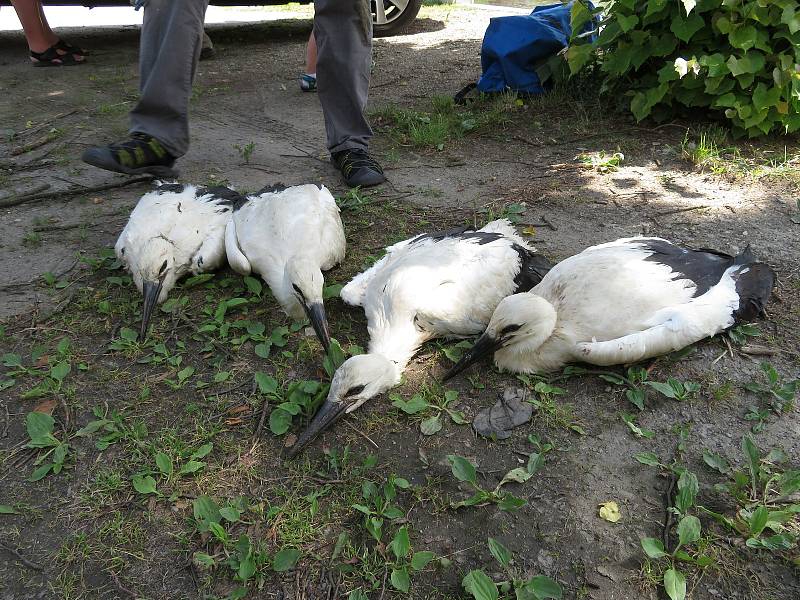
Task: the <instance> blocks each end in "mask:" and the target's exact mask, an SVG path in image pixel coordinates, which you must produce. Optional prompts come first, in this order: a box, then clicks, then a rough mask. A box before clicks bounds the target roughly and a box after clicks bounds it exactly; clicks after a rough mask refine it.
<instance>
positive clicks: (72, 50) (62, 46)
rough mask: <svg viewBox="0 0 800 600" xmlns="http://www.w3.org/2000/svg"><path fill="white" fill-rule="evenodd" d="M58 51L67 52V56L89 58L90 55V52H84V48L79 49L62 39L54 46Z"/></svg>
mask: <svg viewBox="0 0 800 600" xmlns="http://www.w3.org/2000/svg"><path fill="white" fill-rule="evenodd" d="M53 48H55V49H56V50H61V51H63V52H66V53H67V54H77V55H79V56H87V55H88V54H89V52H88V51H86V50H84V49H83V48H78V47H77V46H73V45H72V44H70V43H69V42H65V41H64V40H62V39H60V38H59V40H58V41H57V42H56V44H55V46H53Z"/></svg>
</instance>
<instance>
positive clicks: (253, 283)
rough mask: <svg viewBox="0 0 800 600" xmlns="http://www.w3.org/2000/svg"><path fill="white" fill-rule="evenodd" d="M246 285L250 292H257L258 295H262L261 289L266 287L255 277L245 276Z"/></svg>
mask: <svg viewBox="0 0 800 600" xmlns="http://www.w3.org/2000/svg"><path fill="white" fill-rule="evenodd" d="M244 285H245V287H247V291H248V292H250V293H251V294H255V295H256V296H260V295H261V290H262V289H264V286H263V285H261V282H260V281H259V280H258V279H256V278H255V277H245V278H244Z"/></svg>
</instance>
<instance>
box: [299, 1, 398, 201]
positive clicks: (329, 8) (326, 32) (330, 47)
mask: <svg viewBox="0 0 800 600" xmlns="http://www.w3.org/2000/svg"><path fill="white" fill-rule="evenodd" d="M314 11H315V12H314V36H315V38H316V43H317V51H318V55H317V86H318V88H317V89H318V90H319V97H320V98H319V99H320V103H321V104H322V112H323V115H324V118H325V130H326V133H327V136H328V150H330V152H331V158H332V160H333V163H334V165H336V167H337V168H338V169H339V170H340V171H341V172H342V175H343V176H344V178H345V181H347V183H348V184H349V185H354V186H355V185H376V184H378V183H381V182H383V181H384V180H385V178H384V176H383V171H382V170H381V168H380V165H378V163H377V162H375V161H374V160H373V159H372V158H371V157H370V156H369V155H368V154H367V147H368V145H369V140H370V138H371V137H372V129H371V128H370V126H369V123H368V122H367V119H366V117H365V116H364V110H365V109H366V105H367V96H368V92H369V75H370V63H371V55H372V18H371V16H370V10H369V3H368V1H367V0H349V1H341V0H315V2H314Z"/></svg>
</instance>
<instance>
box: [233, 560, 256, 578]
mask: <svg viewBox="0 0 800 600" xmlns="http://www.w3.org/2000/svg"><path fill="white" fill-rule="evenodd" d="M255 573H256V563H255V561H254V560H253V559H252V557H250V556H248V557H245V558H243V559H241V560H240V561H239V570H238V571H237V573H236V574H237V576H238V577H239V580H240V581H247V580H248V579H250V578H251V577H252V576H253V575H255Z"/></svg>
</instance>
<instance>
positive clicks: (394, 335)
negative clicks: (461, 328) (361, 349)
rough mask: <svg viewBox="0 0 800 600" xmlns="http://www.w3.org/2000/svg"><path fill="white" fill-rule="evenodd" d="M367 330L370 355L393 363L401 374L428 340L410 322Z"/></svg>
mask: <svg viewBox="0 0 800 600" xmlns="http://www.w3.org/2000/svg"><path fill="white" fill-rule="evenodd" d="M369 329H370V331H369V336H370V342H369V351H370V353H373V354H380V355H382V356H384V357H385V358H387V359H388V360H390V361H391V362H392V363H394V364H395V365H396V366H397V368H398V370H399V371H400V372H401V373H402V372H403V371H404V370H405V368H406V365H408V362H409V361H410V360H411V358H412V357H413V356H414V354H416V352H417V350H418V349H419V347H420V345H421V344H422V343H423V342H424V341H425V340H426V339H428V336H425V335H424V334H423V333H421V332H420V331H419V330H418V329H417V328H416V327H415V326H414V323H413V322H411V321H409V322H408V323H403V324H402V325H399V326H398V325H394V326H388V327H382V328H369Z"/></svg>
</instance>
